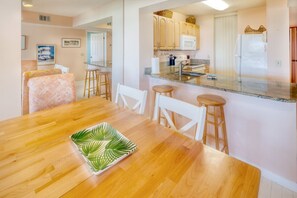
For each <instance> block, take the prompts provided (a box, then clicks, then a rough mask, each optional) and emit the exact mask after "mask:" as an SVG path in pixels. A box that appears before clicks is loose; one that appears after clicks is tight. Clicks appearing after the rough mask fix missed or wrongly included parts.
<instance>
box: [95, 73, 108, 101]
mask: <svg viewBox="0 0 297 198" xmlns="http://www.w3.org/2000/svg"><path fill="white" fill-rule="evenodd" d="M108 75H109V73H106V72H102V73H100V72H98V73H97V90H96V95H98V96H102V95H104V96H105V99H106V100H110V101H111V89H110V81H109V77H108ZM102 86H105V93H102ZM103 90H104V88H103Z"/></svg>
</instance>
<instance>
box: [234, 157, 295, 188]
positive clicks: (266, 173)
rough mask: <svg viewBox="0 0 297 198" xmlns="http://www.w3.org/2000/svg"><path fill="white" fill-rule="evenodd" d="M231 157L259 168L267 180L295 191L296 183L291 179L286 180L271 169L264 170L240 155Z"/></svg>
mask: <svg viewBox="0 0 297 198" xmlns="http://www.w3.org/2000/svg"><path fill="white" fill-rule="evenodd" d="M231 156H232V155H231ZM232 157H234V158H236V159H239V160H241V161H243V162H245V163H248V164H250V165H252V166H255V167H257V168H259V169H260V170H261V176H262V177H265V178H267V179H269V180H271V181H273V182H275V183H277V184H279V185H281V186H283V187H285V188H288V189H290V190H292V191H294V192H296V193H297V183H296V182H293V181H290V180H288V179H286V178H284V177H281V176H279V175H277V174H275V173H273V172H271V171H268V170H266V169H265V168H262V167H259V166H257V165H256V164H253V163H251V162H248V161H246V160H243V159H241V158H240V157H237V156H232Z"/></svg>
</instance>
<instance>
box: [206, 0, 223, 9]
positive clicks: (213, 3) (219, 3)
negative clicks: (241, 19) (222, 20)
mask: <svg viewBox="0 0 297 198" xmlns="http://www.w3.org/2000/svg"><path fill="white" fill-rule="evenodd" d="M202 3H204V4H206V5H208V6H209V7H212V8H213V9H216V10H225V9H227V8H228V7H229V5H228V4H227V3H226V2H225V1H223V0H206V1H203V2H202Z"/></svg>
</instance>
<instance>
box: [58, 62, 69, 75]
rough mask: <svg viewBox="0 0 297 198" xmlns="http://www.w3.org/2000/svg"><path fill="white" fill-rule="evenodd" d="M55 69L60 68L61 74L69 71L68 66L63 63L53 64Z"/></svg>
mask: <svg viewBox="0 0 297 198" xmlns="http://www.w3.org/2000/svg"><path fill="white" fill-rule="evenodd" d="M55 69H60V70H61V71H62V74H67V73H69V70H70V69H69V67H66V66H64V65H59V64H55Z"/></svg>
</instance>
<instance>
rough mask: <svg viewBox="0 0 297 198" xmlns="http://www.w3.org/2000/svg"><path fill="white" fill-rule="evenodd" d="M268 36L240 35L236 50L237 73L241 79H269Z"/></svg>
mask: <svg viewBox="0 0 297 198" xmlns="http://www.w3.org/2000/svg"><path fill="white" fill-rule="evenodd" d="M266 49H267V42H266V34H240V35H238V37H237V42H236V48H235V65H236V73H237V74H238V75H239V77H254V78H264V79H265V78H266V77H267V72H268V71H267V70H268V68H267V50H266Z"/></svg>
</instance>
